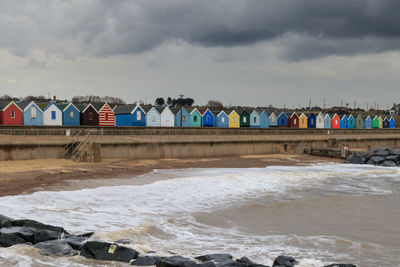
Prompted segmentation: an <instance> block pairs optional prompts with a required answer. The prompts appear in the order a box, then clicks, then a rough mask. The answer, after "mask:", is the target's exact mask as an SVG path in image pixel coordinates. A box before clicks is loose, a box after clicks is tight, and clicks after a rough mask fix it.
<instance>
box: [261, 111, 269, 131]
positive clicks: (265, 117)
mask: <svg viewBox="0 0 400 267" xmlns="http://www.w3.org/2000/svg"><path fill="white" fill-rule="evenodd" d="M260 128H269V116H268V113H267V111H266V110H263V111H261V113H260Z"/></svg>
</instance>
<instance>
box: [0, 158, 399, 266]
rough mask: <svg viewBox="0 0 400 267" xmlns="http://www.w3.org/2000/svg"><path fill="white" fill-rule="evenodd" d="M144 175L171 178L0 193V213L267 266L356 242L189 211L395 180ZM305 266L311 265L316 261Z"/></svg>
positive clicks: (342, 175)
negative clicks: (225, 221) (219, 220)
mask: <svg viewBox="0 0 400 267" xmlns="http://www.w3.org/2000/svg"><path fill="white" fill-rule="evenodd" d="M147 175H149V176H158V175H160V176H163V177H166V176H167V177H170V178H171V179H167V180H159V181H156V182H153V183H150V184H144V185H128V186H107V187H99V188H93V189H83V190H78V191H61V192H48V191H47V192H45V191H44V192H36V193H33V194H30V195H21V196H10V197H2V198H0V214H5V215H7V216H10V217H15V218H29V219H34V220H38V221H41V222H44V223H48V224H54V225H60V226H63V227H65V228H66V229H67V230H69V231H72V232H85V231H97V235H98V236H99V237H102V238H106V239H107V237H108V239H110V240H115V239H118V238H117V237H121V238H122V237H127V235H128V237H131V238H133V239H135V240H136V241H137V243H138V244H137V247H136V248H138V249H142V250H146V249H155V250H157V251H166V250H174V251H176V252H178V253H181V254H186V255H193V254H196V253H202V252H204V248H207V252H229V253H232V254H234V255H238V256H243V255H250V256H253V257H254V259H255V260H259V261H261V262H264V263H267V264H271V263H272V262H270V261H271V260H272V259H273V258H274V257H276V256H278V255H279V254H281V253H282V251H285V252H287V253H288V254H290V255H304V257H307V258H310V259H321V258H322V257H325V258H326V257H328V258H329V257H332V258H334V257H341V258H343V259H346V258H349V259H350V256H349V254H348V253H349V252H351V251H352V249H353V247H354V249H359V248H360V245H355V244H357V243H354V242H353V241H348V245H346V246H347V250H344V251H342V252H340V251H341V250H338V249H337V247H336V246H337V245H336V244H335V242H336V240H339V239H341V238H337V237H321V236H297V235H292V236H287V235H267V236H256V235H249V234H244V233H242V232H240V231H239V230H238V229H236V228H235V227H232V228H224V229H221V228H218V227H212V226H209V225H203V224H201V223H199V222H197V221H196V220H195V219H194V217H193V213H196V212H210V211H213V210H218V209H222V208H226V207H234V206H236V205H237V206H239V205H241V204H242V203H243V202H244V201H251V200H252V199H258V198H260V197H266V196H267V197H269V199H270V200H271V201H276V202H279V201H282V200H284V199H285V198H287V197H288V195H289V194H288V192H290V197H291V198H293V197H294V198H296V197H301V196H302V194H300V193H299V194H297V192H302V191H307V190H311V191H318V192H321V193H325V194H327V195H335V194H354V195H368V194H390V193H391V192H392V190H393V187H392V183H393V182H394V181H398V178H399V169H397V168H379V167H371V166H357V165H343V164H316V165H312V166H294V167H282V166H275V167H267V168H250V169H186V170H185V169H184V170H155V171H154V172H153V173H150V174H147ZM143 229H145V230H143ZM152 231H153V232H154V233H153V232H152ZM346 244H347V243H346ZM143 248H145V249H143ZM370 249H371V250H372V251H373V252H374V253H379V251H380V249H381V248H379V247H374V246H372V248H370ZM340 253H342V254H340ZM1 255H2V252H1V251H0V256H1ZM0 262H1V258H0ZM22 262H24V260H21V262H20V266H24V264H23V263H22ZM67 262H68V261H67ZM304 262H305V263H303V265H304V264H307V262H309V264H311V261H307V260H305V261H304ZM312 264H314V266H319V265H318V264H319V262H318V261H314V262H313V263H312ZM49 266H51V265H49ZM66 266H67V265H66ZM304 266H313V265H304Z"/></svg>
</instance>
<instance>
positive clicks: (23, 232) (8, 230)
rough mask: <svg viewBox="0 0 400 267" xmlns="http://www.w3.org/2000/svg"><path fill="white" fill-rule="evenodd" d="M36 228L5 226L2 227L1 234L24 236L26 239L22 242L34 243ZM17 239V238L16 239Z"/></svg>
mask: <svg viewBox="0 0 400 267" xmlns="http://www.w3.org/2000/svg"><path fill="white" fill-rule="evenodd" d="M35 233H36V230H35V229H33V228H30V227H3V228H0V235H1V236H3V235H8V236H15V237H19V238H22V239H23V240H24V241H23V242H21V243H27V242H29V243H33V237H34V235H35ZM15 240H17V239H15Z"/></svg>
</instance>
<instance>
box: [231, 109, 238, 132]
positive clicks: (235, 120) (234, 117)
mask: <svg viewBox="0 0 400 267" xmlns="http://www.w3.org/2000/svg"><path fill="white" fill-rule="evenodd" d="M228 117H229V128H239V127H240V116H239V113H237V112H236V110H232V111H231V113H229V115H228Z"/></svg>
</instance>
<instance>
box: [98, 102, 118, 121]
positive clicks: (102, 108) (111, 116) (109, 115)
mask: <svg viewBox="0 0 400 267" xmlns="http://www.w3.org/2000/svg"><path fill="white" fill-rule="evenodd" d="M93 106H94V107H95V108H96V110H98V112H99V126H114V125H115V113H114V111H113V108H114V106H111V105H110V104H108V103H94V104H93Z"/></svg>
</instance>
